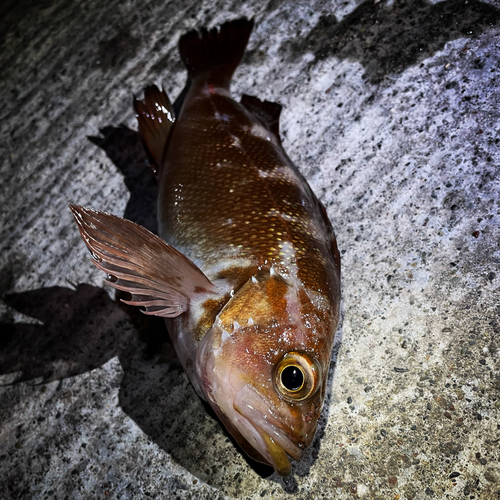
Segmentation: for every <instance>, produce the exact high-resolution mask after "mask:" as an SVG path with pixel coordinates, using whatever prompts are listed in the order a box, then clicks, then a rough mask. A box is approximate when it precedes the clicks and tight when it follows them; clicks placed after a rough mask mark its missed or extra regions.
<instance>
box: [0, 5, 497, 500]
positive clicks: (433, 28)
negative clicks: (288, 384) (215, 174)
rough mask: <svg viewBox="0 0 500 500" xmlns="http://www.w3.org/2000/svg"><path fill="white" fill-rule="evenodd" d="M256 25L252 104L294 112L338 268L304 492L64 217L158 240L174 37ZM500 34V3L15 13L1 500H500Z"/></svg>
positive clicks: (4, 247)
mask: <svg viewBox="0 0 500 500" xmlns="http://www.w3.org/2000/svg"><path fill="white" fill-rule="evenodd" d="M243 15H245V16H255V18H256V28H255V31H254V33H253V35H252V38H251V41H250V46H249V50H248V52H247V54H246V56H245V58H244V61H243V64H242V65H241V67H240V68H239V70H238V72H237V74H236V75H235V80H234V86H233V90H234V93H235V94H236V95H238V94H241V93H243V92H245V93H250V94H254V95H257V96H259V97H260V98H263V99H268V100H275V101H278V102H280V103H281V104H282V105H283V106H284V111H283V114H282V124H281V130H282V135H283V142H284V146H285V149H286V150H287V152H288V153H289V155H290V157H291V158H292V159H293V160H294V161H295V162H296V164H297V165H298V166H299V168H300V169H301V170H302V172H303V173H304V174H305V176H306V177H307V179H308V180H309V182H310V183H311V185H312V187H313V189H314V190H315V192H316V193H317V194H318V195H319V197H320V198H321V200H322V201H323V203H324V204H325V206H327V209H328V213H329V216H330V218H331V220H332V222H333V225H334V227H335V230H336V233H337V238H338V242H339V247H340V249H341V251H342V258H343V261H342V265H343V321H342V323H341V326H340V328H339V332H338V334H337V339H338V343H337V346H338V350H337V351H338V352H337V353H336V357H335V360H332V370H331V376H330V384H331V391H330V395H329V397H328V400H327V404H326V408H325V411H324V416H323V418H322V420H321V422H320V426H319V427H320V428H319V431H318V434H317V438H316V440H315V441H314V444H313V446H312V447H311V449H310V450H309V451H308V453H307V455H306V458H305V459H304V461H303V462H301V463H300V464H297V465H296V466H295V467H294V469H293V475H292V476H291V477H290V478H288V479H285V480H283V479H281V478H279V477H277V476H276V475H271V476H269V477H266V474H268V473H269V471H268V470H267V469H265V468H262V467H257V466H255V464H250V463H248V462H247V461H246V460H245V458H244V456H243V455H242V454H241V453H240V452H239V451H238V450H237V448H236V447H235V446H234V445H233V443H232V442H231V441H230V440H229V439H228V437H227V435H226V434H225V433H224V432H223V430H222V429H221V428H220V426H219V424H218V423H217V421H216V420H214V418H213V416H212V415H211V414H209V412H208V411H207V409H206V408H205V407H204V406H203V404H202V403H201V402H200V400H199V399H198V398H197V397H196V396H195V393H194V391H193V389H192V388H191V386H190V385H189V382H188V380H187V378H186V376H185V375H184V374H183V372H182V370H181V368H180V366H179V363H178V362H177V360H176V358H175V355H174V354H173V353H172V348H171V344H170V342H169V340H168V337H167V334H166V332H165V330H164V329H163V327H162V323H161V321H156V320H154V319H153V320H151V319H148V318H145V317H143V316H141V315H140V314H137V313H136V312H134V311H130V310H129V309H128V308H125V307H124V306H122V305H120V304H119V303H117V302H116V301H115V300H114V294H113V293H111V291H110V290H109V289H108V288H105V287H104V285H103V283H102V275H101V274H100V273H99V272H98V271H97V270H96V269H94V268H93V266H91V265H90V263H89V259H88V255H87V253H86V250H85V248H84V245H83V243H82V242H81V240H80V237H79V235H78V231H77V228H76V226H75V224H74V223H73V222H72V220H71V214H70V212H69V210H68V208H67V205H68V203H69V202H77V203H79V204H83V205H90V206H93V207H95V208H98V209H101V210H106V211H110V212H113V213H115V214H118V215H123V214H125V216H127V217H128V218H131V219H133V220H135V221H138V222H140V223H142V224H144V225H146V226H148V227H150V228H154V226H155V216H154V199H155V193H154V190H155V186H154V182H153V180H152V178H151V176H150V175H149V173H148V171H147V168H146V167H145V157H144V153H143V152H142V149H141V146H140V143H139V141H138V138H137V134H136V133H135V132H134V131H133V129H135V123H134V117H133V113H132V108H131V96H132V94H134V93H135V94H140V92H141V89H142V88H143V87H144V86H145V85H146V84H149V83H157V84H163V85H164V86H165V88H166V90H167V91H168V93H169V94H170V95H172V96H174V97H175V96H176V95H177V94H178V93H179V91H180V90H181V88H182V86H183V84H184V78H185V74H184V70H183V68H182V65H181V63H180V60H179V57H178V54H177V49H176V42H177V40H178V37H179V35H180V34H182V33H183V32H185V31H186V30H188V29H190V28H192V27H196V26H213V25H216V24H218V23H221V22H223V21H225V20H228V19H232V18H236V17H240V16H243ZM499 35H500V4H499V3H498V2H497V1H489V2H488V3H486V2H479V1H478V0H468V1H465V0H444V1H442V2H433V3H431V2H429V1H427V0H413V1H397V0H394V1H393V2H390V3H389V2H385V1H384V0H381V1H372V0H370V1H365V2H363V3H356V2H355V1H352V0H351V1H340V0H334V1H331V2H325V1H322V0H309V1H302V2H301V1H281V0H270V1H268V2H267V3H266V2H258V1H245V2H236V1H234V2H231V1H229V0H211V1H202V2H194V1H180V0H158V1H147V0H143V1H141V2H138V1H136V0H128V1H126V2H122V1H117V0H109V1H107V2H101V1H97V0H83V1H80V2H69V1H67V0H39V1H36V2H33V1H29V0H21V1H14V0H7V1H4V2H3V3H2V5H1V6H0V45H1V52H0V68H1V70H0V100H1V106H0V117H1V119H0V134H1V135H0V137H1V141H0V142H1V143H0V152H1V157H0V165H1V166H0V169H1V186H0V200H1V205H0V210H1V228H0V231H1V233H0V269H1V273H0V291H1V293H2V294H3V302H2V305H1V308H0V313H1V315H2V318H1V325H0V346H1V351H0V374H1V375H0V379H1V382H2V384H3V385H2V386H1V387H0V394H1V396H0V491H1V492H2V493H1V496H2V498H12V499H17V498H23V499H24V498H36V499H45V498H47V499H62V498H71V499H78V498H120V499H122V498H123V499H125V498H148V497H149V498H196V499H203V498H207V499H209V498H210V499H212V498H276V499H282V498H288V497H291V498H300V499H308V498H339V499H351V498H374V499H401V500H402V499H409V500H423V499H427V498H439V499H448V498H449V499H464V498H467V499H473V498H474V499H494V498H500V343H499V336H500V327H499V313H500V293H499V283H500V269H499V261H500V248H499V244H500V229H499V223H500V194H499V189H500V175H499V164H500V153H499V143H500V132H499V128H500V106H499V104H500V103H499V96H500V37H499Z"/></svg>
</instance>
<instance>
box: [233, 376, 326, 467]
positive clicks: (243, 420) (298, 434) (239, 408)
mask: <svg viewBox="0 0 500 500" xmlns="http://www.w3.org/2000/svg"><path fill="white" fill-rule="evenodd" d="M233 408H234V409H235V410H236V412H237V413H238V414H239V416H240V420H239V424H240V427H241V429H242V433H243V434H244V435H245V436H246V439H247V440H248V441H249V442H250V443H252V445H253V446H254V447H255V448H256V450H257V451H258V452H259V453H260V455H262V457H263V458H264V459H265V460H267V462H268V463H269V464H270V465H271V466H273V467H274V469H275V470H276V472H278V474H280V475H282V476H286V475H288V474H289V473H290V471H291V463H290V458H293V459H294V460H296V461H300V460H301V459H302V456H303V453H304V451H303V450H304V449H305V448H306V447H307V446H308V444H309V443H310V442H311V441H312V437H311V438H309V434H310V433H309V432H307V428H310V426H309V425H308V424H306V425H304V423H305V420H304V415H299V412H296V411H293V412H291V413H288V414H287V415H283V418H280V417H278V416H277V414H276V411H275V410H274V409H273V408H271V407H270V403H269V402H268V401H266V399H265V398H264V397H263V396H262V395H261V394H259V392H258V391H257V390H256V389H255V388H254V387H253V386H252V385H251V384H247V385H245V386H244V387H243V388H242V389H240V390H239V391H238V393H237V394H236V397H235V399H234V403H233ZM315 427H316V426H315V424H314V428H313V429H312V433H311V435H312V436H313V435H314V430H315Z"/></svg>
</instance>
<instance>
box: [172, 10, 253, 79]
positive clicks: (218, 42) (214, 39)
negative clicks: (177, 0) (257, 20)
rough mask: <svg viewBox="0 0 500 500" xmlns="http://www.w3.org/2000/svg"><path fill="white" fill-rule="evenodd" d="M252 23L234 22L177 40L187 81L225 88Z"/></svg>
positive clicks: (242, 20)
mask: <svg viewBox="0 0 500 500" xmlns="http://www.w3.org/2000/svg"><path fill="white" fill-rule="evenodd" d="M252 28H253V19H250V20H248V19H246V18H242V19H236V20H234V21H229V22H227V23H224V24H223V25H222V26H220V27H219V28H212V29H210V30H207V29H206V28H202V29H201V30H200V31H194V30H193V31H189V32H188V33H186V34H185V35H183V36H181V38H180V40H179V51H180V53H181V57H182V60H183V61H184V64H185V65H186V68H187V69H188V72H189V75H190V77H191V78H193V79H196V78H199V77H200V78H204V79H206V80H207V83H209V84H212V85H217V86H218V85H220V86H222V87H224V88H229V83H230V81H231V77H232V76H233V73H234V71H235V69H236V67H237V66H238V64H239V63H240V61H241V58H242V57H243V52H244V51H245V47H246V45H247V43H248V39H249V38H250V33H251V32H252Z"/></svg>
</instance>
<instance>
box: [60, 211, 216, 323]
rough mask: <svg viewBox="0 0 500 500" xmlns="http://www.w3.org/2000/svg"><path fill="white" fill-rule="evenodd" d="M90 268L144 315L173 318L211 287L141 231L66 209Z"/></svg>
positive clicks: (119, 221)
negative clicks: (102, 274) (98, 271)
mask: <svg viewBox="0 0 500 500" xmlns="http://www.w3.org/2000/svg"><path fill="white" fill-rule="evenodd" d="M70 209H71V211H72V212H73V216H74V218H75V221H76V223H77V225H78V229H79V230H80V234H81V236H82V238H83V241H84V242H85V244H86V245H87V247H88V249H89V250H90V253H91V254H92V259H93V262H94V264H95V266H96V267H97V268H99V269H101V270H102V271H104V272H105V273H106V274H107V277H106V281H107V282H108V283H109V284H110V285H111V286H112V287H114V288H116V289H118V290H123V291H125V292H128V293H130V294H131V295H132V298H131V299H130V300H123V299H122V301H123V302H125V303H126V304H130V305H133V306H142V307H144V308H145V310H143V312H144V314H150V315H154V316H162V317H165V318H173V317H176V316H178V315H180V314H182V313H183V312H185V311H187V310H188V308H189V305H190V302H191V300H192V299H194V298H195V297H196V296H197V295H198V294H207V293H208V294H210V293H216V292H217V291H218V289H217V287H216V286H215V285H214V284H213V283H212V282H211V281H210V280H209V279H208V278H207V277H206V276H205V275H204V274H203V272H202V271H201V270H200V269H199V268H198V267H197V266H196V265H195V264H194V263H193V262H191V261H190V260H189V259H188V258H187V257H186V256H185V255H183V254H182V253H180V252H179V251H177V250H176V249H175V248H174V247H172V246H170V245H168V244H167V243H165V242H164V241H163V240H162V239H161V238H159V237H158V236H156V235H154V234H153V233H151V232H149V231H148V230H147V229H145V228H144V227H142V226H139V225H138V224H135V223H134V222H131V221H129V220H126V219H122V218H121V217H117V216H115V215H111V214H107V213H104V212H99V211H97V210H93V209H91V208H84V207H80V206H75V205H70Z"/></svg>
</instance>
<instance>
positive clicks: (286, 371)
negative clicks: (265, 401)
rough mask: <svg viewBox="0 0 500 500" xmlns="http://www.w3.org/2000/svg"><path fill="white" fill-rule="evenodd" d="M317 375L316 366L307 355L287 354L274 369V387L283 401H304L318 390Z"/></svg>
mask: <svg viewBox="0 0 500 500" xmlns="http://www.w3.org/2000/svg"><path fill="white" fill-rule="evenodd" d="M319 374H320V370H319V366H318V364H317V363H316V362H315V361H314V360H312V359H311V358H310V357H309V356H308V355H307V354H305V353H300V352H288V353H286V354H285V355H284V356H283V357H282V358H281V359H280V360H279V361H278V363H277V364H276V366H275V368H274V376H273V380H274V386H275V389H276V390H277V391H278V394H279V395H280V397H281V398H282V399H284V400H285V401H289V402H296V401H304V400H305V399H307V398H309V397H311V396H312V395H313V394H315V393H316V391H317V390H318V388H319V386H320V383H321V377H320V376H319Z"/></svg>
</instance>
